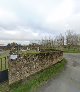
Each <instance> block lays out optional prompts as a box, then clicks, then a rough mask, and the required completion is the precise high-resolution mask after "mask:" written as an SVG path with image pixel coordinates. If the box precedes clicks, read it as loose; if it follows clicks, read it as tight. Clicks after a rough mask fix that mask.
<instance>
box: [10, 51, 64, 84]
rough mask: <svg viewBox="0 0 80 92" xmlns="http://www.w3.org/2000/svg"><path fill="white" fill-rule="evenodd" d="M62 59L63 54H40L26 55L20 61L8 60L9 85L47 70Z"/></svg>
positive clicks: (58, 52)
mask: <svg viewBox="0 0 80 92" xmlns="http://www.w3.org/2000/svg"><path fill="white" fill-rule="evenodd" d="M62 59H63V52H62V51H57V52H42V53H35V54H31V53H28V54H26V55H25V56H24V57H23V58H22V59H18V60H16V61H10V60H9V84H13V83H15V82H17V81H20V80H22V79H25V78H27V77H28V76H30V75H32V74H34V73H36V72H38V71H40V70H42V69H45V68H48V67H49V66H51V65H53V64H56V63H57V62H60V61H61V60H62Z"/></svg>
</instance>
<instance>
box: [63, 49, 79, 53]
mask: <svg viewBox="0 0 80 92" xmlns="http://www.w3.org/2000/svg"><path fill="white" fill-rule="evenodd" d="M63 51H64V53H80V49H77V48H76V49H74V48H70V49H68V48H66V49H63Z"/></svg>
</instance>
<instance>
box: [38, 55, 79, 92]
mask: <svg viewBox="0 0 80 92" xmlns="http://www.w3.org/2000/svg"><path fill="white" fill-rule="evenodd" d="M64 57H65V58H66V59H67V60H68V63H67V66H66V69H65V70H64V71H63V72H62V73H61V74H60V75H59V76H58V77H56V78H55V79H51V80H50V81H49V82H48V83H47V84H46V85H45V86H43V87H42V88H40V89H39V90H38V91H37V92H80V54H64Z"/></svg>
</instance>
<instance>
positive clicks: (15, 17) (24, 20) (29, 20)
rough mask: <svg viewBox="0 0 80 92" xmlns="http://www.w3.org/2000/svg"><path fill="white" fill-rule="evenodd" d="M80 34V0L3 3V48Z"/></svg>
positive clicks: (0, 16) (10, 0) (0, 7)
mask: <svg viewBox="0 0 80 92" xmlns="http://www.w3.org/2000/svg"><path fill="white" fill-rule="evenodd" d="M66 30H71V31H73V32H76V33H80V0H0V44H7V43H9V42H13V41H15V42H18V43H22V44H27V43H29V41H33V40H40V39H42V38H44V37H52V38H54V37H55V36H57V35H59V34H60V33H62V34H63V35H64V34H65V32H66Z"/></svg>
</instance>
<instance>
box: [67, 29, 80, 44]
mask: <svg viewBox="0 0 80 92" xmlns="http://www.w3.org/2000/svg"><path fill="white" fill-rule="evenodd" d="M66 45H67V46H77V45H78V35H77V34H76V33H73V32H72V31H70V30H69V31H67V32H66Z"/></svg>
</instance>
